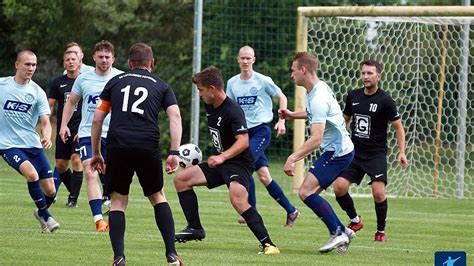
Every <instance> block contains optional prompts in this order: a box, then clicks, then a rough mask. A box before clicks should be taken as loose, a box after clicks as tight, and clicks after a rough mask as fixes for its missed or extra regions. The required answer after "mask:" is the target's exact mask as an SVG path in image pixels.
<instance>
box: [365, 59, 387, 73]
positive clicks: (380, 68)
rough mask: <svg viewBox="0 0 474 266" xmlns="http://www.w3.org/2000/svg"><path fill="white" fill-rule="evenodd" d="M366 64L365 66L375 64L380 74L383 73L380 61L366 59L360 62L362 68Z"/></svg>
mask: <svg viewBox="0 0 474 266" xmlns="http://www.w3.org/2000/svg"><path fill="white" fill-rule="evenodd" d="M364 65H365V66H374V67H375V69H376V70H377V72H378V73H379V74H380V73H382V65H381V64H380V63H379V62H377V61H375V60H371V59H368V60H364V61H362V62H360V68H362V66H364Z"/></svg>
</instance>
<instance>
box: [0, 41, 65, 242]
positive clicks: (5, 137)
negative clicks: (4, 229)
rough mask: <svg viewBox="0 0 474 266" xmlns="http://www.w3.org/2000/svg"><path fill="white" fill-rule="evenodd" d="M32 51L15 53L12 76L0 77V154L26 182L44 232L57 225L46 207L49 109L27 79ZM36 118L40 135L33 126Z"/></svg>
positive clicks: (49, 197) (51, 194) (50, 186)
mask: <svg viewBox="0 0 474 266" xmlns="http://www.w3.org/2000/svg"><path fill="white" fill-rule="evenodd" d="M36 64H37V59H36V55H35V54H34V53H33V52H32V51H29V50H24V51H21V52H19V53H18V56H17V59H16V62H15V68H16V74H15V76H13V77H4V78H0V107H1V111H0V128H1V131H0V132H1V134H0V155H2V157H3V159H4V160H5V161H6V162H7V163H8V164H9V165H10V166H11V167H12V168H14V169H15V170H17V171H18V173H20V174H21V175H22V176H24V177H25V178H26V181H27V183H28V192H29V193H30V196H31V199H32V200H33V202H34V203H35V205H36V207H37V209H36V210H35V212H34V216H35V218H36V219H37V220H38V221H39V223H40V225H41V230H42V231H43V232H44V233H50V232H53V231H54V230H56V229H58V228H59V223H57V222H56V221H55V220H54V218H53V217H52V216H51V214H50V213H49V211H48V208H49V207H50V206H51V204H52V203H53V201H54V198H55V195H56V190H55V187H54V181H53V172H52V170H51V166H50V164H49V162H48V159H47V158H46V155H45V153H44V149H43V147H44V148H46V149H49V148H51V146H52V143H51V130H52V129H51V124H50V122H49V115H50V113H51V111H50V109H49V105H48V99H47V98H46V93H45V92H44V91H43V89H42V88H41V87H40V86H38V84H36V83H35V82H34V81H32V80H31V78H32V77H33V74H34V73H35V70H36ZM38 118H39V120H40V126H41V135H42V136H41V139H40V136H39V135H38V133H36V131H35V128H36V124H37V122H38Z"/></svg>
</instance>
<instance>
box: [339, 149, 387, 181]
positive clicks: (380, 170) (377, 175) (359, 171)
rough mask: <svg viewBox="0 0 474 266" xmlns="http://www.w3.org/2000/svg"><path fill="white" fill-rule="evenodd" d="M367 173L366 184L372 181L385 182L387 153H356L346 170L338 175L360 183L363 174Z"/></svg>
mask: <svg viewBox="0 0 474 266" xmlns="http://www.w3.org/2000/svg"><path fill="white" fill-rule="evenodd" d="M365 174H367V175H368V176H369V177H370V182H369V183H368V185H370V184H372V182H374V181H383V182H384V183H385V185H386V184H387V154H386V153H383V152H379V153H375V154H372V155H359V156H358V155H357V151H356V154H355V156H354V160H352V163H351V165H350V166H349V167H347V169H346V170H344V171H343V172H342V173H341V175H340V176H342V177H344V178H345V179H347V180H349V181H350V182H351V183H356V184H357V185H360V183H361V182H362V179H363V178H364V175H365Z"/></svg>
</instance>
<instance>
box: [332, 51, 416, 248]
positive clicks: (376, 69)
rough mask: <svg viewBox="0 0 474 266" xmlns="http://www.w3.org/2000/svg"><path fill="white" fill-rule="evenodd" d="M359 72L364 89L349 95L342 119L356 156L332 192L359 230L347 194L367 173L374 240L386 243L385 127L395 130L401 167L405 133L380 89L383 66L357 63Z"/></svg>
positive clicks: (359, 222)
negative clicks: (371, 202)
mask: <svg viewBox="0 0 474 266" xmlns="http://www.w3.org/2000/svg"><path fill="white" fill-rule="evenodd" d="M360 71H361V79H362V82H363V84H364V87H363V88H360V89H355V90H353V91H351V92H349V94H348V95H347V99H346V106H345V108H344V119H345V121H346V123H347V124H348V125H349V123H350V128H351V135H352V136H351V138H352V141H353V142H354V147H355V151H356V153H355V157H354V160H353V161H352V163H351V165H350V166H349V168H347V169H346V170H345V171H344V172H342V173H341V174H340V177H339V178H338V179H337V180H336V182H334V193H335V194H336V200H337V202H338V203H339V205H340V206H341V208H342V209H343V210H344V211H345V212H346V213H347V215H348V216H349V218H350V219H351V222H350V224H349V228H351V229H352V230H354V231H359V230H360V229H362V228H363V226H364V225H363V223H362V219H361V218H360V216H358V215H357V212H356V209H355V206H354V201H353V200H352V198H351V196H350V195H349V192H348V191H349V186H350V185H351V183H357V184H358V185H359V184H360V183H361V182H362V179H363V178H364V175H365V174H367V175H368V176H369V177H370V182H369V185H371V187H372V195H373V197H374V203H375V214H376V216H377V231H376V232H375V238H374V240H375V241H379V242H385V241H387V236H386V235H385V219H386V218H387V209H388V204H387V197H386V195H385V186H386V184H387V150H388V148H387V129H388V124H389V122H390V123H391V124H392V126H393V128H394V129H395V136H396V138H397V143H398V149H399V153H398V158H397V161H398V163H399V165H400V166H401V167H403V168H405V167H407V166H408V160H407V157H406V155H405V130H404V129H403V125H402V120H401V118H400V114H399V113H398V111H397V107H396V105H395V102H394V101H393V99H392V98H391V97H390V95H388V93H387V92H385V91H384V90H382V89H381V88H380V87H379V82H380V79H381V76H382V66H381V65H380V64H379V63H378V62H377V61H374V60H365V61H362V62H361V63H360ZM351 120H352V122H351Z"/></svg>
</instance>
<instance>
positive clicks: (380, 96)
mask: <svg viewBox="0 0 474 266" xmlns="http://www.w3.org/2000/svg"><path fill="white" fill-rule="evenodd" d="M344 114H345V115H348V116H352V122H351V131H352V132H351V139H352V142H353V143H354V147H355V149H356V153H364V152H378V151H382V152H387V129H388V123H389V122H393V121H395V120H398V119H400V114H399V113H398V112H397V107H396V105H395V102H394V101H393V99H392V97H390V95H388V94H387V93H386V92H385V91H384V90H382V89H380V88H379V89H378V90H377V92H375V93H374V94H373V95H365V93H364V89H363V88H361V89H356V90H353V91H351V92H349V94H348V95H347V99H346V106H345V108H344Z"/></svg>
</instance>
